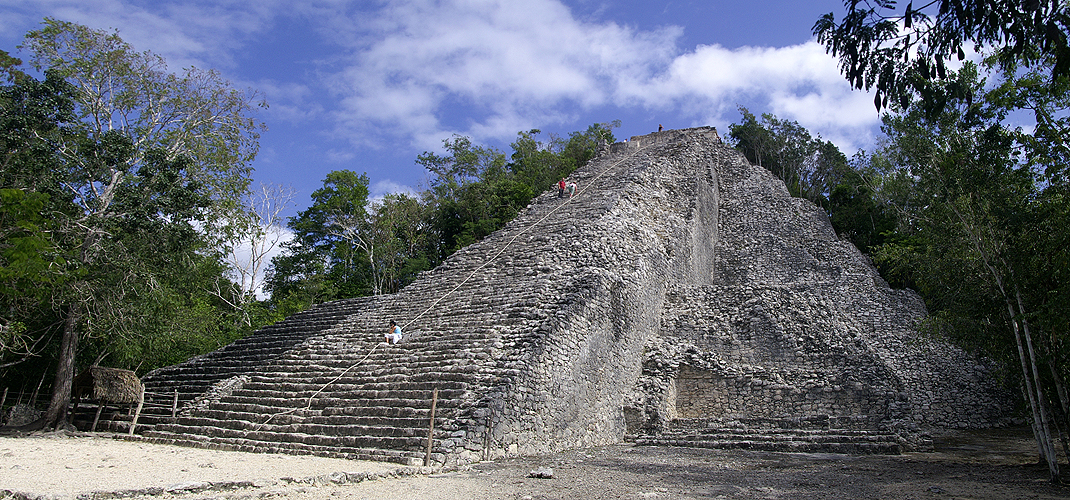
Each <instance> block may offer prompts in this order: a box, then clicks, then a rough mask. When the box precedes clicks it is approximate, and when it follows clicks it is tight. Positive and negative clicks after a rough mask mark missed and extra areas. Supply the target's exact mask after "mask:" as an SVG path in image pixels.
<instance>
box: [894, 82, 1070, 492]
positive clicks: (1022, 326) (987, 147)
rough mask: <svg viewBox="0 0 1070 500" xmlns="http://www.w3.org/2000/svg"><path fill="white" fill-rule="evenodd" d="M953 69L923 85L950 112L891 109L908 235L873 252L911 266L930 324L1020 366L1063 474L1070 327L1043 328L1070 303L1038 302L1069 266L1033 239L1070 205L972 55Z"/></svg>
mask: <svg viewBox="0 0 1070 500" xmlns="http://www.w3.org/2000/svg"><path fill="white" fill-rule="evenodd" d="M953 77H954V78H955V79H954V80H953V81H951V82H947V83H938V84H934V85H931V87H930V88H925V89H923V90H924V91H925V92H932V93H942V94H943V98H944V102H945V103H946V104H947V105H946V106H944V109H943V112H941V113H935V114H934V113H933V110H931V109H926V106H925V105H924V104H923V103H920V102H919V103H917V104H916V105H913V106H911V107H909V108H907V109H906V110H905V113H903V114H902V115H899V116H887V117H886V118H885V130H886V133H887V134H888V136H889V144H888V147H887V149H886V151H885V152H884V155H885V157H886V158H888V159H889V161H890V162H891V163H892V165H894V166H895V167H894V168H895V169H897V170H899V173H900V175H899V177H900V178H909V179H912V180H913V183H912V185H911V197H910V199H909V200H908V201H907V202H906V204H905V205H904V206H903V207H902V211H901V213H902V215H903V219H902V224H901V226H900V230H901V231H903V232H904V233H905V234H906V235H907V236H909V238H908V239H906V240H904V241H901V242H893V243H889V244H886V245H884V246H882V247H880V248H879V249H878V250H877V251H876V252H875V257H876V259H877V261H878V263H881V264H883V265H886V266H891V267H894V268H897V270H896V272H898V273H901V274H909V275H911V276H912V280H913V282H914V283H916V286H917V287H918V288H919V290H920V291H921V292H922V294H923V296H924V297H925V298H926V303H927V304H928V306H929V309H930V311H931V313H932V318H931V322H930V327H931V328H932V329H933V330H934V331H936V332H939V333H941V334H943V335H948V336H950V337H952V338H954V339H955V340H957V341H958V342H960V343H961V344H963V345H965V346H968V347H970V348H972V349H976V350H980V351H982V352H984V353H985V354H987V355H990V356H992V357H994V358H997V359H1000V360H1002V361H1004V362H1005V363H1008V364H1009V366H1014V365H1015V364H1017V365H1019V366H1020V368H1021V371H1020V373H1019V380H1020V381H1021V383H1022V393H1023V396H1024V397H1025V398H1026V400H1027V402H1028V404H1029V409H1030V412H1031V416H1032V422H1033V429H1034V432H1035V434H1036V437H1037V442H1038V444H1039V447H1040V453H1041V456H1042V458H1044V459H1045V461H1047V463H1048V465H1049V470H1050V473H1051V477H1052V480H1053V481H1058V478H1059V468H1058V462H1057V458H1056V455H1055V450H1054V445H1053V442H1054V439H1055V438H1056V437H1058V432H1059V431H1058V426H1057V425H1056V422H1055V420H1054V417H1055V415H1056V414H1057V413H1058V410H1059V407H1061V408H1062V410H1061V411H1062V413H1063V416H1064V425H1065V423H1066V422H1065V415H1066V414H1067V413H1068V412H1067V408H1070V406H1068V404H1070V402H1068V401H1067V398H1066V395H1065V391H1064V390H1061V389H1060V388H1061V387H1062V385H1063V384H1062V380H1063V379H1064V378H1065V376H1066V374H1065V365H1063V364H1061V362H1060V359H1062V357H1063V356H1065V354H1064V353H1063V352H1062V351H1063V350H1065V348H1063V347H1061V346H1062V345H1063V341H1062V340H1061V339H1062V338H1063V337H1064V336H1065V335H1066V331H1065V329H1054V330H1039V329H1038V326H1040V325H1041V324H1042V323H1043V324H1046V325H1052V326H1055V327H1056V328H1058V325H1061V324H1062V321H1063V320H1062V319H1061V318H1064V317H1065V313H1062V312H1057V313H1056V314H1057V316H1058V317H1059V318H1060V319H1059V320H1057V321H1052V319H1053V318H1049V319H1048V320H1047V321H1037V317H1038V315H1037V312H1038V310H1039V309H1040V308H1043V307H1045V303H1046V302H1049V301H1050V295H1051V292H1052V291H1053V290H1057V287H1053V286H1052V283H1051V282H1050V280H1049V279H1048V276H1050V275H1052V274H1059V275H1061V274H1065V272H1066V270H1065V268H1063V267H1062V266H1065V261H1063V262H1059V261H1058V260H1050V259H1047V258H1044V257H1042V256H1041V255H1038V252H1037V249H1038V248H1047V249H1049V251H1051V250H1055V249H1054V247H1052V243H1051V241H1050V240H1051V238H1052V237H1053V235H1052V234H1050V233H1047V232H1044V231H1041V230H1040V228H1042V227H1045V226H1049V227H1050V224H1051V223H1052V222H1053V220H1052V213H1051V212H1054V213H1056V214H1063V213H1065V212H1066V210H1067V205H1066V204H1065V202H1063V201H1062V200H1061V197H1056V198H1052V196H1054V195H1055V194H1056V193H1053V192H1050V191H1049V190H1048V189H1045V187H1044V186H1043V184H1042V183H1039V182H1038V178H1037V176H1036V173H1037V171H1036V170H1035V169H1033V168H1031V167H1030V165H1029V163H1028V161H1027V159H1026V157H1024V156H1023V155H1021V154H1020V152H1021V144H1022V143H1021V141H1020V139H1021V137H1022V135H1021V134H1020V133H1019V132H1018V131H1016V130H1013V129H1008V128H1006V127H1003V126H1001V125H1000V120H1001V119H1002V116H1003V114H1004V113H1005V112H1006V111H1007V110H1006V109H1005V108H1003V107H1001V106H1000V105H999V101H998V100H989V99H987V94H986V93H985V92H984V91H983V90H982V89H983V87H984V84H983V82H982V81H981V80H979V79H978V74H977V72H976V70H975V69H974V67H973V66H972V65H970V64H967V65H966V66H965V67H964V68H963V70H962V71H959V72H957V73H955V74H954V75H953ZM962 89H967V90H968V91H969V92H965V93H963V92H962ZM962 96H978V98H977V99H975V98H973V97H969V98H963V97H962ZM1037 200H1049V201H1056V203H1055V204H1047V203H1044V204H1038V203H1037ZM1059 204H1061V205H1059ZM1057 238H1061V237H1057ZM1049 312H1053V313H1055V311H1053V310H1050V309H1049ZM1009 353H1017V356H1007V354H1009ZM1051 401H1059V402H1060V403H1059V404H1058V405H1057V406H1055V407H1053V406H1052V405H1051Z"/></svg>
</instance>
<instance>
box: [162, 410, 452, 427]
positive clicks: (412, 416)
mask: <svg viewBox="0 0 1070 500" xmlns="http://www.w3.org/2000/svg"><path fill="white" fill-rule="evenodd" d="M384 409H385V408H384ZM400 413H401V412H392V414H388V413H387V412H383V413H380V414H373V413H365V412H360V413H355V412H351V413H349V414H346V413H342V412H338V413H331V414H328V413H325V412H317V411H312V410H297V411H293V412H278V413H267V412H256V413H252V412H240V411H232V410H216V409H206V410H198V411H197V417H196V418H199V419H204V420H206V421H208V420H216V421H221V420H239V421H244V422H255V423H261V424H264V423H270V424H274V425H291V424H317V425H356V426H364V427H375V426H382V425H384V424H387V423H389V424H390V426H392V427H403V428H413V429H421V428H426V427H427V426H428V423H429V420H428V418H429V416H428V413H429V411H428V410H427V409H426V408H424V409H411V411H408V412H404V416H401V415H400ZM440 416H441V414H440V413H438V412H437V409H436V420H437V419H438V417H440ZM181 418H190V417H181ZM179 422H184V420H180V419H176V420H175V422H172V423H179Z"/></svg>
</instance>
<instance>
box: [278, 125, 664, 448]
mask: <svg viewBox="0 0 1070 500" xmlns="http://www.w3.org/2000/svg"><path fill="white" fill-rule="evenodd" d="M659 143H661V141H660V140H654V141H652V142H651V143H650V144H647V145H645V146H640V147H639V148H637V149H636V150H635V152H634V153H632V154H626V155H623V156H622V157H621V158H620V159H619V160H617V161H616V162H614V163H612V164H611V165H609V166H608V167H606V168H604V169H602V171H601V172H599V173H598V174H597V175H595V176H594V177H592V178H591V179H590V180H589V181H587V182H586V184H585V185H584V186H583V187H582V188H580V187H579V186H577V188H578V189H577V191H576V192H575V193H574V194H573V195H571V196H569V198H568V199H566V200H565V202H564V203H559V204H558V205H557V206H555V207H554V208H553V209H552V210H550V211H549V212H547V213H546V215H544V216H543V217H542V218H541V219H539V220H537V221H535V222H534V223H532V224H530V225H528V226H527V227H525V228H523V229H522V230H520V231H519V232H517V233H516V234H515V235H513V237H512V238H510V239H509V241H507V242H506V243H505V244H504V245H502V247H501V248H500V249H498V251H497V252H495V253H494V255H493V256H492V257H490V258H489V259H487V260H486V261H484V262H483V264H481V265H479V266H478V267H476V268H475V269H474V270H473V271H472V272H471V273H469V274H468V277H466V278H465V279H464V280H462V281H461V282H460V283H458V284H457V286H455V287H453V289H452V290H450V291H449V292H446V293H445V294H443V295H441V296H440V297H439V298H437V299H435V301H434V302H432V303H431V305H429V306H427V307H426V308H425V309H424V310H423V311H421V312H420V314H417V315H416V316H414V317H413V318H412V319H410V320H409V321H408V322H406V323H405V325H404V326H403V327H402V330H404V329H407V328H408V327H409V325H411V324H413V323H415V322H416V320H418V319H419V318H420V317H422V316H423V315H424V314H427V312H428V311H430V310H432V309H434V308H435V306H437V305H438V303H439V302H442V300H443V299H445V298H446V297H449V296H450V295H452V294H453V293H455V292H456V291H457V290H459V289H460V288H461V287H462V286H464V285H465V284H466V283H468V281H470V280H471V279H472V278H473V277H475V275H476V274H478V273H479V272H480V271H482V270H483V268H485V267H487V266H488V265H490V264H491V263H492V262H494V261H495V260H497V259H498V257H500V256H501V255H502V254H503V253H505V251H506V250H507V249H508V248H509V247H510V246H512V244H513V243H514V242H515V241H516V240H517V238H519V237H521V236H523V235H524V234H526V233H528V232H529V231H530V230H532V229H534V228H535V227H537V226H539V224H542V223H543V222H544V221H545V220H546V219H548V218H550V216H551V215H553V214H554V213H556V212H557V211H558V210H560V209H561V208H562V207H564V206H566V205H568V204H569V203H571V202H572V199H573V198H576V197H579V195H581V194H583V192H584V191H586V190H587V188H589V187H590V186H591V185H592V184H594V183H595V182H597V181H598V180H599V179H601V178H602V177H603V176H604V175H605V174H606V173H607V172H609V171H610V170H612V169H614V168H615V167H617V166H618V165H620V164H621V163H622V162H623V161H624V160H626V159H629V158H631V157H633V156H635V155H637V154H639V153H640V152H642V151H643V150H645V149H646V148H648V147H650V146H652V145H655V144H659ZM385 344H386V342H377V343H376V344H375V345H373V346H372V348H371V349H370V350H368V354H366V355H365V356H364V357H363V358H361V359H360V361H357V362H356V363H353V364H352V365H350V366H349V367H348V368H346V369H345V370H343V371H342V373H339V374H338V375H337V376H336V377H334V378H333V379H331V380H330V381H329V382H327V383H326V384H323V386H321V387H320V388H319V389H317V390H316V391H315V392H313V393H312V395H311V396H309V397H308V400H307V401H308V403H307V404H306V405H305V407H304V408H299V407H295V408H291V409H289V410H286V411H282V412H279V413H275V414H272V415H271V416H270V417H268V419H267V420H265V421H264V422H263V423H261V424H258V425H257V427H258V428H259V427H261V426H264V425H267V424H268V422H271V420H272V419H273V418H275V417H276V416H278V415H286V414H289V413H293V412H295V411H298V410H309V409H311V408H312V400H313V399H315V397H316V396H318V395H319V394H320V393H321V392H323V390H324V389H326V388H327V387H328V386H330V385H331V384H333V383H335V382H337V381H338V380H339V379H341V378H342V377H344V376H345V374H347V373H349V371H350V370H352V369H354V368H356V367H357V366H359V365H360V364H361V363H363V362H364V361H365V360H367V359H368V357H370V356H371V355H372V353H373V352H375V349H376V348H378V347H379V346H380V345H385Z"/></svg>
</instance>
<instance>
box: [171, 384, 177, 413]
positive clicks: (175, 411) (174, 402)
mask: <svg viewBox="0 0 1070 500" xmlns="http://www.w3.org/2000/svg"><path fill="white" fill-rule="evenodd" d="M176 415H178V389H175V400H174V401H173V402H171V418H175V416H176Z"/></svg>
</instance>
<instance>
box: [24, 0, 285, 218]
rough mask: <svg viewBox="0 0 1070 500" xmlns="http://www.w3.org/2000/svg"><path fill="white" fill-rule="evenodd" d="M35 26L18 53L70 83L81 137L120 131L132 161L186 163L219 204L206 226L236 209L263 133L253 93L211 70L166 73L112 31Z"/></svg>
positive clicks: (61, 24)
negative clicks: (154, 156) (155, 152)
mask: <svg viewBox="0 0 1070 500" xmlns="http://www.w3.org/2000/svg"><path fill="white" fill-rule="evenodd" d="M42 24H43V26H42V28H41V29H38V30H34V31H30V32H29V33H27V34H26V37H25V40H24V42H23V44H22V45H21V46H20V48H21V49H23V50H27V51H29V52H30V57H29V59H28V62H29V64H31V65H32V67H33V68H35V69H37V70H38V71H41V70H44V69H49V70H51V71H54V72H57V73H58V74H59V75H60V76H61V77H62V78H64V79H66V80H67V81H68V82H70V83H71V84H73V85H74V86H75V88H76V89H77V91H76V93H75V96H74V99H75V102H76V104H77V108H76V113H77V115H78V118H79V119H80V120H81V121H82V123H83V124H84V125H85V126H86V128H87V133H88V134H89V135H90V136H91V137H93V138H100V137H101V136H102V135H103V134H104V133H105V132H108V131H113V130H118V131H121V132H122V133H123V134H124V135H125V136H127V137H128V138H129V139H130V141H131V144H132V146H133V152H132V159H133V161H135V162H138V161H140V159H141V157H142V156H143V155H145V154H146V153H147V152H148V151H149V150H152V149H161V150H163V151H165V152H166V153H167V155H168V157H170V158H174V157H175V156H177V155H183V156H186V157H188V158H190V159H191V160H192V163H191V164H190V166H189V169H188V172H187V173H186V174H187V175H189V176H190V177H191V179H190V180H192V181H195V182H199V183H201V184H203V185H204V186H206V187H207V188H208V189H210V190H211V191H212V197H213V200H215V202H216V203H218V204H220V205H221V206H220V208H219V210H216V211H215V213H216V214H218V215H217V216H215V217H213V219H214V220H212V221H210V222H212V224H211V225H209V226H208V228H213V227H217V226H219V225H225V223H226V221H225V220H223V217H222V215H223V214H227V213H228V212H229V211H230V210H233V209H235V208H236V207H240V206H241V203H240V200H241V197H242V196H243V195H244V194H245V192H246V188H247V186H248V183H249V174H250V172H251V166H250V164H251V162H252V160H253V158H254V157H255V156H256V153H257V150H258V149H259V142H258V139H259V130H261V129H263V128H264V126H263V124H262V123H261V122H259V121H257V120H256V119H255V118H253V112H254V110H255V107H256V106H258V105H259V106H264V105H265V104H264V103H263V101H258V95H257V94H256V92H253V91H250V90H238V89H235V88H233V86H232V85H231V84H230V83H229V82H227V81H225V80H223V79H222V78H221V77H220V75H219V73H218V72H216V71H214V70H201V69H198V68H193V67H191V68H186V69H184V70H183V71H182V73H181V74H177V75H176V74H174V73H171V72H168V71H167V64H166V62H165V61H164V59H163V58H162V57H160V56H159V55H156V54H153V53H151V52H137V51H135V50H134V48H133V47H131V46H130V45H129V44H127V43H126V42H124V41H123V40H122V38H120V37H119V35H118V33H117V32H111V33H109V32H106V31H103V30H96V29H92V28H89V27H86V26H83V25H79V24H75V23H71V22H66V21H59V20H56V19H53V18H45V20H44V22H43V23H42Z"/></svg>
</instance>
